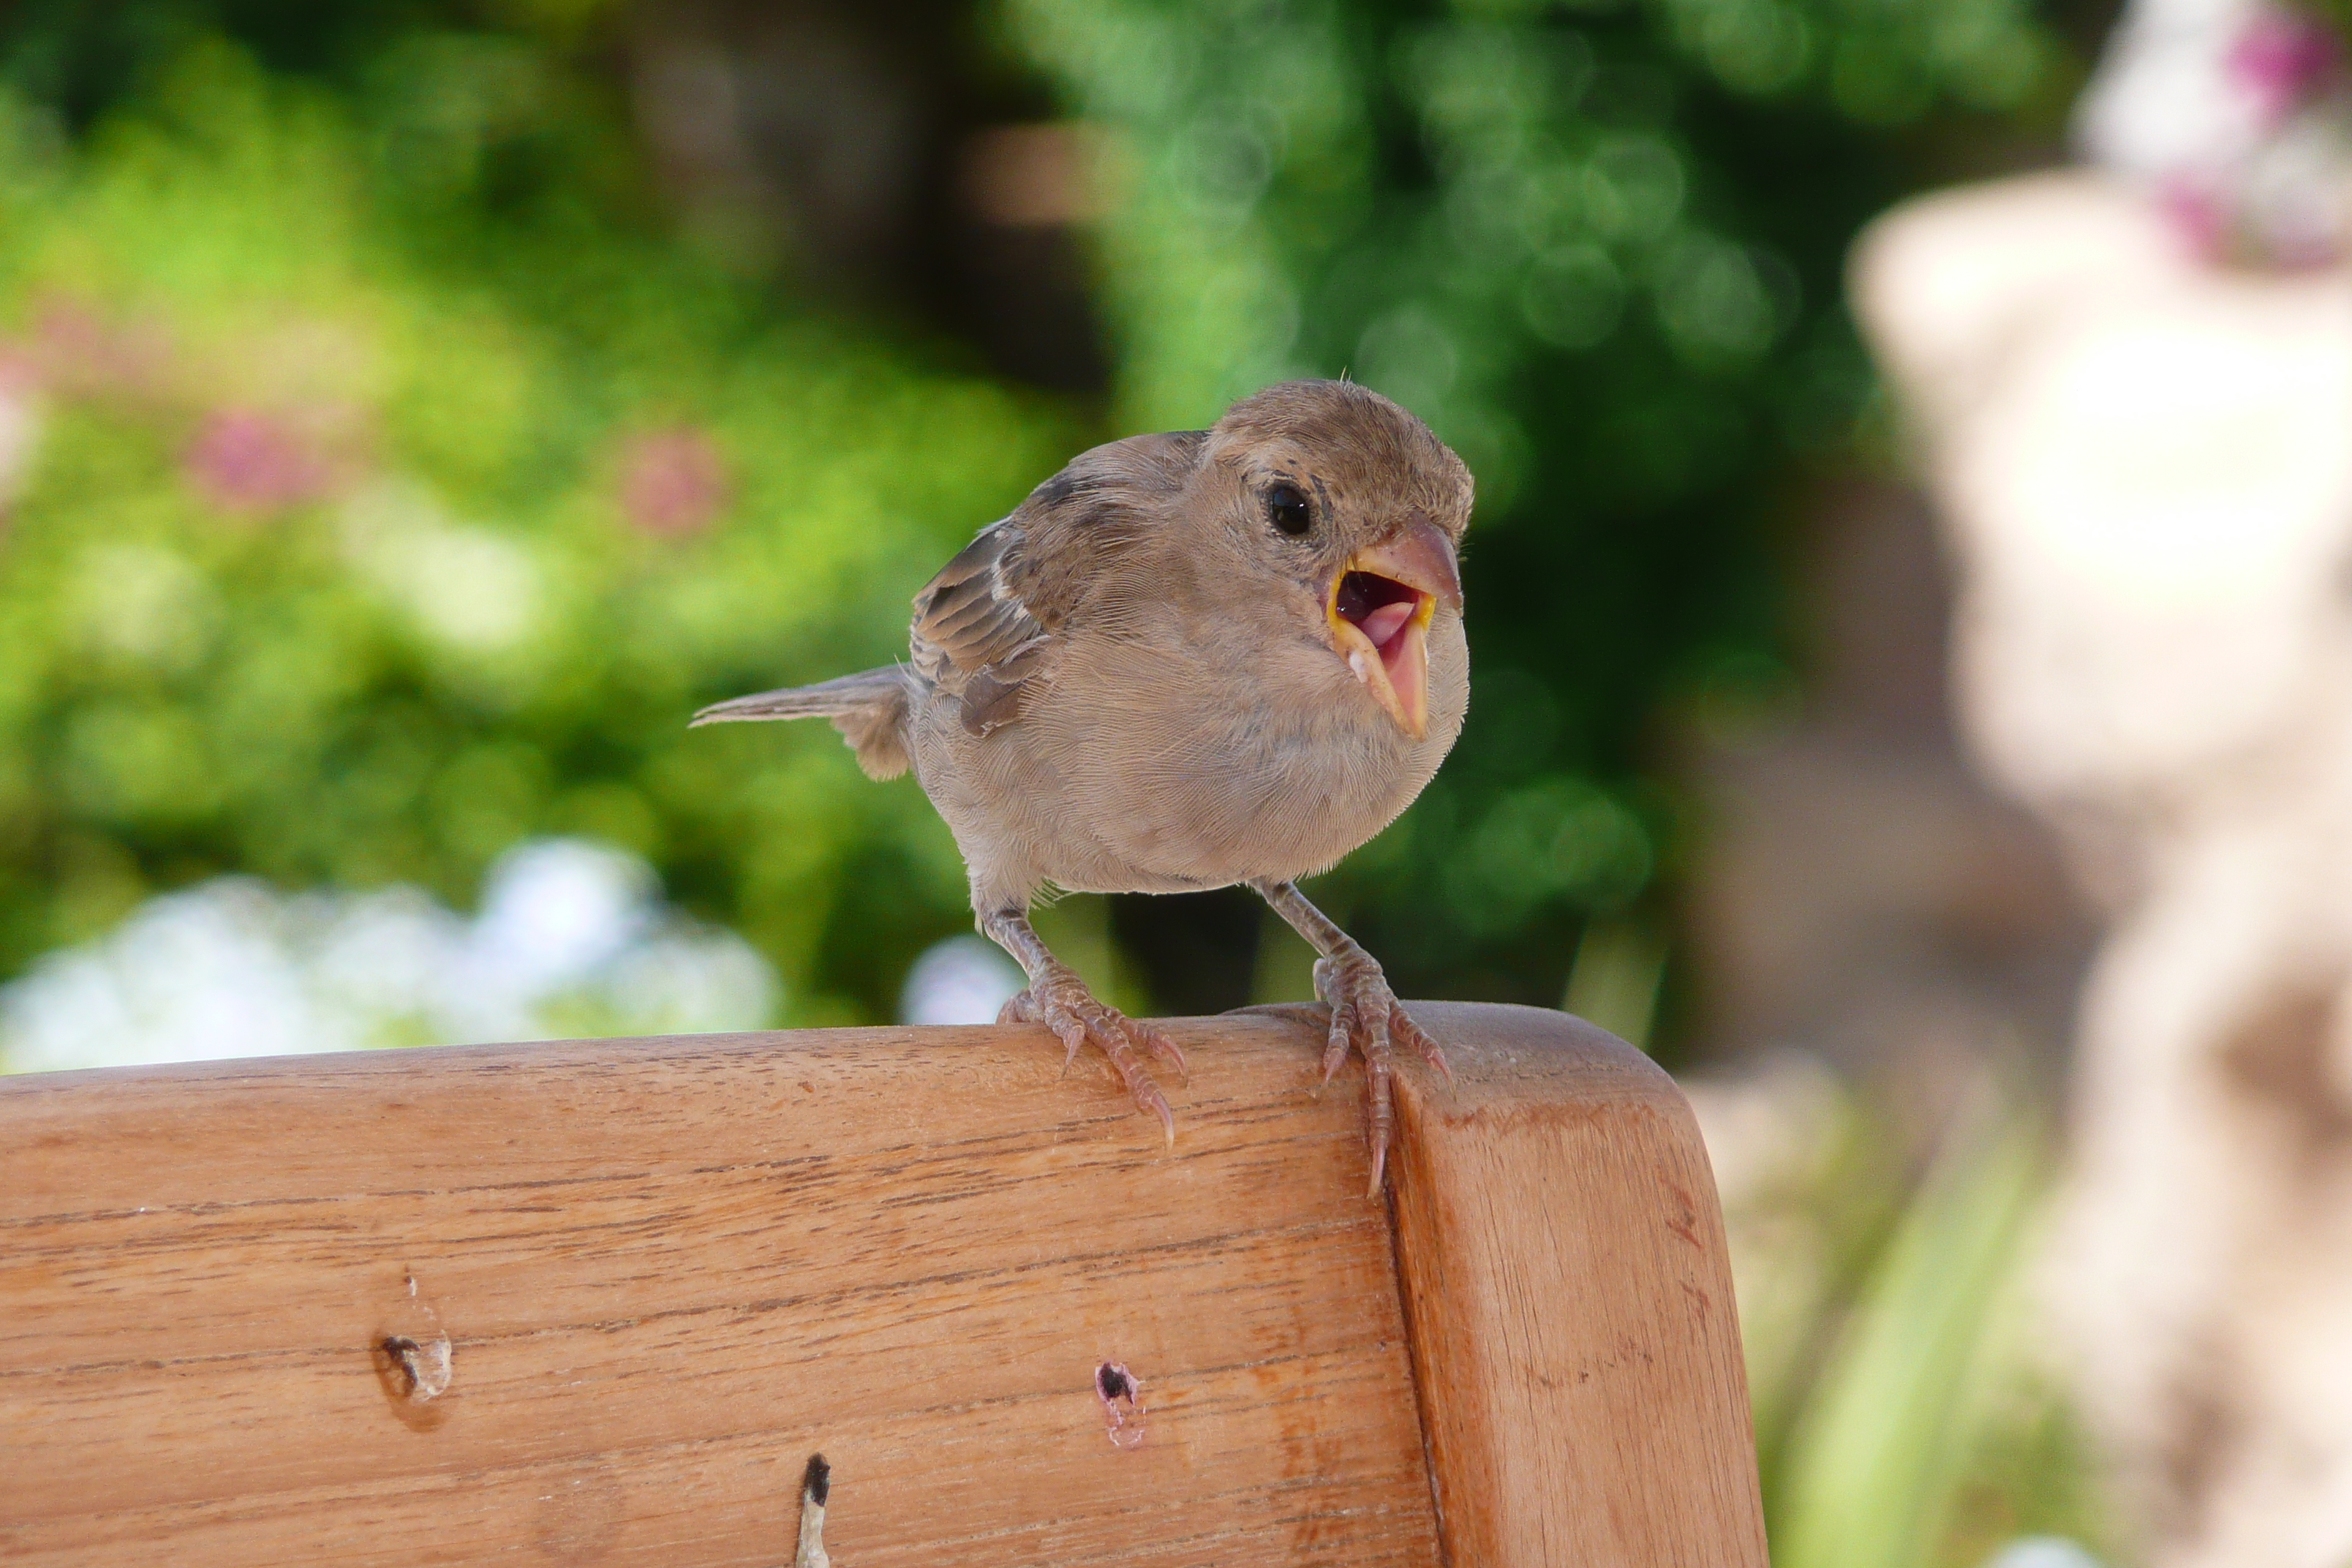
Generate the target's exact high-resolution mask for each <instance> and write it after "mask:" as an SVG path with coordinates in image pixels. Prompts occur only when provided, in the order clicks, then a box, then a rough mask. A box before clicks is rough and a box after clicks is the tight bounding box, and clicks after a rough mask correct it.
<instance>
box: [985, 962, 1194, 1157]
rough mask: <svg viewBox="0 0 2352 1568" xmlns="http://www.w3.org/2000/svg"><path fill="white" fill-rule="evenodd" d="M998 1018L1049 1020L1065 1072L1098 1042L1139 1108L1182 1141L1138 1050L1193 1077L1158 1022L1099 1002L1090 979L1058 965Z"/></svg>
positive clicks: (1008, 1021) (1173, 1116)
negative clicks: (1154, 1023)
mask: <svg viewBox="0 0 2352 1568" xmlns="http://www.w3.org/2000/svg"><path fill="white" fill-rule="evenodd" d="M996 1021H997V1022H998V1023H1000V1024H1043V1025H1045V1026H1046V1027H1047V1028H1049V1029H1051V1030H1053V1031H1054V1033H1055V1036H1057V1037H1059V1038H1060V1039H1061V1042H1062V1045H1063V1047H1064V1048H1065V1049H1066V1052H1067V1054H1066V1056H1065V1057H1064V1058H1062V1070H1063V1071H1065V1072H1067V1071H1068V1070H1069V1068H1070V1064H1071V1063H1072V1062H1075V1061H1076V1060H1077V1059H1078V1053H1079V1052H1080V1051H1081V1050H1084V1049H1085V1048H1086V1047H1087V1046H1089V1045H1091V1046H1093V1047H1095V1049H1097V1050H1098V1051H1100V1052H1101V1053H1102V1054H1103V1055H1104V1056H1106V1057H1108V1058H1110V1065H1111V1066H1112V1067H1113V1068H1116V1069H1117V1070H1118V1076H1119V1081H1120V1082H1122V1083H1124V1084H1126V1085H1127V1092H1128V1093H1129V1095H1130V1096H1132V1097H1133V1098H1134V1100H1135V1108H1136V1109H1137V1110H1142V1111H1148V1112H1150V1114H1151V1115H1153V1116H1156V1117H1158V1118H1160V1131H1162V1132H1164V1133H1166V1134H1167V1137H1168V1142H1170V1143H1171V1144H1172V1143H1174V1142H1176V1113H1175V1112H1174V1111H1172V1110H1170V1109H1169V1108H1168V1097H1167V1096H1166V1095H1164V1094H1162V1093H1160V1086H1159V1085H1158V1084H1157V1083H1154V1082H1153V1081H1152V1079H1151V1074H1150V1071H1149V1070H1147V1069H1146V1068H1145V1067H1144V1065H1143V1061H1142V1058H1141V1057H1139V1056H1138V1055H1137V1053H1138V1052H1139V1051H1140V1052H1142V1053H1143V1054H1144V1055H1148V1056H1154V1057H1158V1058H1160V1059H1161V1060H1162V1061H1165V1062H1168V1063H1170V1064H1171V1065H1172V1066H1173V1067H1174V1068H1176V1070H1177V1071H1178V1072H1181V1073H1183V1074H1184V1075H1185V1077H1186V1079H1190V1078H1191V1077H1192V1074H1191V1072H1190V1071H1189V1070H1188V1069H1187V1068H1185V1066H1184V1053H1183V1052H1182V1051H1181V1050H1178V1049H1177V1048H1176V1042H1175V1041H1173V1040H1171V1039H1170V1038H1169V1037H1167V1036H1166V1035H1165V1034H1163V1033H1161V1032H1160V1030H1159V1029H1158V1028H1156V1027H1154V1026H1152V1025H1150V1024H1146V1023H1142V1022H1139V1021H1138V1020H1137V1019H1134V1018H1130V1017H1129V1016H1127V1015H1126V1014H1124V1013H1122V1012H1120V1011H1119V1010H1118V1008H1116V1007H1107V1006H1105V1005H1103V1004H1102V1003H1100V1002H1097V1000H1095V994H1094V993H1093V992H1091V991H1089V990H1087V983H1086V982H1085V981H1083V980H1081V979H1079V978H1078V977H1077V976H1076V974H1075V973H1071V972H1070V971H1069V970H1067V969H1063V968H1061V967H1059V966H1058V965H1057V966H1056V967H1055V970H1054V971H1053V972H1050V973H1047V975H1046V976H1045V980H1044V981H1043V982H1042V983H1040V984H1034V985H1032V986H1031V987H1030V988H1029V989H1028V990H1026V991H1024V992H1022V993H1021V994H1019V995H1017V996H1015V997H1013V1000H1012V1001H1010V1002H1007V1003H1006V1004H1005V1005H1004V1010H1003V1012H1002V1013H1000V1014H998V1015H997V1020H996Z"/></svg>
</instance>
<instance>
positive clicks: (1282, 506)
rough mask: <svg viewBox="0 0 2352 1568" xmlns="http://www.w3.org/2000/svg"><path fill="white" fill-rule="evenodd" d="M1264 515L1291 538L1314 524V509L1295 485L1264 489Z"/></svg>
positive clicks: (1294, 537)
mask: <svg viewBox="0 0 2352 1568" xmlns="http://www.w3.org/2000/svg"><path fill="white" fill-rule="evenodd" d="M1265 515H1266V519H1267V521H1270V522H1272V523H1273V524H1274V526H1275V527H1276V528H1278V529H1280V530H1281V531H1283V532H1285V533H1286V534H1288V535H1290V537H1291V538H1293V539H1296V538H1297V537H1298V536H1299V535H1300V534H1302V533H1305V532H1306V531H1307V530H1308V529H1310V528H1312V527H1314V526H1315V513H1314V510H1313V509H1311V508H1310V507H1308V506H1307V498H1306V497H1305V496H1303V495H1300V494H1299V493H1298V487H1297V486H1296V485H1276V486H1275V487H1274V489H1270V490H1268V491H1266V492H1265Z"/></svg>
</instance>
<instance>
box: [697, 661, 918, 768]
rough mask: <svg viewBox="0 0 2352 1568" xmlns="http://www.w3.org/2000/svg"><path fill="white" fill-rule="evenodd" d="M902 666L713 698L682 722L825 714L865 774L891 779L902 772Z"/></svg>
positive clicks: (904, 730) (904, 722) (904, 759)
mask: <svg viewBox="0 0 2352 1568" xmlns="http://www.w3.org/2000/svg"><path fill="white" fill-rule="evenodd" d="M907 704H908V686H907V671H906V670H905V669H904V668H901V667H899V666H898V665H891V666H889V667H888V668H884V669H866V670H860V671H859V672H858V673H857V674H856V675H845V676H842V677H840V678H839V679H834V680H821V681H819V682H817V684H815V685H814V686H788V687H785V688H784V689H782V690H781V691H761V692H756V693H754V694H753V695H751V696H750V697H738V698H735V699H734V700H731V701H727V702H714V703H712V704H711V705H710V706H709V707H708V708H705V709H704V710H702V711H701V712H699V713H697V714H696V715H695V716H694V718H693V720H692V721H691V722H690V723H689V724H688V728H689V729H691V728H693V727H695V726H696V725H700V724H731V723H739V722H742V721H748V720H752V719H830V720H832V721H833V727H834V728H835V729H836V730H838V731H841V733H842V738H843V739H844V740H846V741H847V742H849V747H850V750H852V751H854V752H856V753H857V765H858V766H859V767H861V768H863V769H865V770H866V777H868V778H876V779H894V778H897V777H898V775H899V774H900V773H905V772H906V771H907V768H908V763H910V762H911V760H912V759H911V758H910V757H909V756H908V752H907Z"/></svg>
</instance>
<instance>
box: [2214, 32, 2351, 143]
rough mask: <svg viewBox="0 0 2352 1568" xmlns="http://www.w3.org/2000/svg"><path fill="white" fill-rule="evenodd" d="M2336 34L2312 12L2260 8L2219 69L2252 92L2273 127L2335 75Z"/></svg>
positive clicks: (2266, 121)
mask: <svg viewBox="0 0 2352 1568" xmlns="http://www.w3.org/2000/svg"><path fill="white" fill-rule="evenodd" d="M2223 68H2224V69H2225V70H2226V71H2227V72H2228V74H2229V77H2230V79H2231V80H2232V81H2234V82H2236V83H2237V84H2238V85H2239V86H2241V87H2242V88H2243V89H2246V91H2247V92H2249V93H2250V94H2252V97H2253V100H2254V103H2255V106H2256V111H2257V112H2258V113H2259V114H2260V115H2261V116H2262V118H2263V124H2264V125H2266V126H2268V127H2270V128H2273V129H2275V128H2277V127H2278V126H2280V125H2282V124H2284V123H2285V121H2286V120H2287V118H2288V116H2290V115H2292V114H2294V112H2295V111H2296V110H2299V109H2301V108H2302V107H2303V106H2304V105H2305V103H2306V102H2307V101H2309V100H2311V99H2313V98H2315V97H2316V96H2317V95H2318V90H2319V89H2321V88H2322V87H2324V86H2325V85H2326V83H2327V81H2328V80H2329V79H2330V78H2332V77H2334V76H2335V74H2336V36H2335V34H2333V33H2331V32H2330V31H2328V29H2327V26H2326V23H2324V22H2322V21H2320V20H2319V19H2318V18H2317V17H2315V16H2304V15H2302V14H2301V13H2299V12H2294V11H2262V12H2258V13H2256V14H2255V16H2253V17H2252V19H2251V20H2250V21H2248V22H2247V24H2246V26H2245V30H2244V31H2243V32H2242V33H2240V34H2239V35H2238V39H2237V42H2236V43H2235V44H2233V45H2232V46H2231V49H2230V55H2229V58H2228V60H2227V61H2226V62H2225V64H2224V67H2223Z"/></svg>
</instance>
